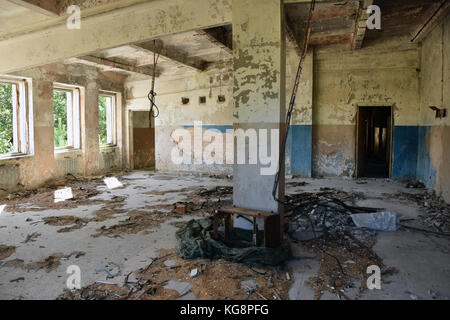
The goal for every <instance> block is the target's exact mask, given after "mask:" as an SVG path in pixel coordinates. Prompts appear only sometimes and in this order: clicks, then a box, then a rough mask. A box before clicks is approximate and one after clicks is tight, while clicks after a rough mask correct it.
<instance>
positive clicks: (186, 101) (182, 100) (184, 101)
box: [181, 97, 189, 104]
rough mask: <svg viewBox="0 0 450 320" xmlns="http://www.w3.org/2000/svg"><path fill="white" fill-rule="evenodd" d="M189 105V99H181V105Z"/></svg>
mask: <svg viewBox="0 0 450 320" xmlns="http://www.w3.org/2000/svg"><path fill="white" fill-rule="evenodd" d="M188 103H189V98H186V97H183V98H181V104H188Z"/></svg>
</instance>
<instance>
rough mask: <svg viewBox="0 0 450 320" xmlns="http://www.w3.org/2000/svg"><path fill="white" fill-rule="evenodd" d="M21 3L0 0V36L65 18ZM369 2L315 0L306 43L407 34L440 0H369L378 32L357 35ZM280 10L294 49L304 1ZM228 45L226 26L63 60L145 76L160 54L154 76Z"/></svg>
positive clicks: (211, 58) (226, 57) (198, 62)
mask: <svg viewBox="0 0 450 320" xmlns="http://www.w3.org/2000/svg"><path fill="white" fill-rule="evenodd" d="M24 1H25V2H29V1H31V2H33V1H38V0H0V38H2V36H3V35H5V34H7V33H11V30H15V31H16V32H19V31H21V30H22V31H23V32H26V28H27V27H30V26H33V25H34V26H35V25H38V24H41V25H43V24H45V23H52V21H55V19H60V20H61V19H65V18H66V17H64V16H62V14H63V13H61V15H60V16H56V17H55V16H53V17H52V16H51V15H48V14H44V13H42V12H40V11H39V10H35V9H33V8H31V9H30V8H29V7H27V6H26V5H25V6H24V5H23V2H24ZM55 1H56V0H55ZM141 1H143V0H70V1H69V0H67V1H57V2H56V3H58V4H59V6H60V10H62V11H64V10H65V8H66V7H67V5H68V4H77V5H79V6H80V7H81V8H82V9H83V10H84V11H83V14H84V15H89V14H95V10H100V9H98V8H100V7H102V8H103V9H102V10H104V9H105V8H106V7H107V6H109V8H116V7H118V6H126V5H130V4H131V3H136V2H141ZM371 2H372V1H367V0H365V1H355V0H348V1H335V2H332V1H323V2H318V3H316V7H315V10H314V14H313V17H312V33H311V39H310V46H312V47H316V48H320V47H326V46H329V45H334V44H344V45H345V44H348V45H349V48H353V49H355V48H360V47H361V46H364V45H367V44H369V43H371V42H377V41H384V40H388V39H389V38H393V37H405V38H408V37H412V36H413V35H414V33H415V32H416V31H417V30H418V29H419V28H420V26H422V25H423V24H424V23H425V22H426V20H427V19H428V18H429V17H430V16H431V15H432V14H433V12H434V11H435V10H436V8H437V7H438V6H439V4H440V3H441V2H442V0H374V1H373V4H376V5H378V6H380V8H381V30H366V29H365V28H363V31H362V34H358V30H357V29H358V28H357V26H358V19H360V20H361V16H362V15H361V12H362V11H365V8H364V4H367V3H369V4H370V3H371ZM18 3H19V4H18ZM20 3H22V4H20ZM285 11H286V15H287V26H288V28H289V29H290V31H291V32H290V33H289V37H288V39H289V40H290V41H291V42H292V43H294V44H296V45H297V48H298V47H299V46H300V44H301V43H302V40H303V37H304V32H305V29H306V20H307V15H308V11H309V3H308V2H302V3H289V4H286V10H285ZM363 18H364V16H363ZM364 21H365V20H364ZM24 22H26V23H24ZM359 31H361V29H360V30H359ZM360 33H361V32H360ZM355 38H358V39H359V41H358V44H357V45H355V43H354V39H355ZM231 47H232V30H231V25H228V26H222V27H216V28H212V29H208V30H197V31H189V32H183V33H180V34H174V35H170V36H164V37H161V38H159V39H157V42H156V43H154V42H153V41H147V42H144V43H137V44H130V45H125V46H120V47H117V48H112V49H108V50H102V51H100V52H96V53H94V54H91V55H90V56H84V57H78V58H74V59H69V60H67V61H66V62H67V63H74V62H76V63H84V64H89V65H94V66H96V67H98V68H100V69H103V70H105V71H114V72H120V73H125V74H128V75H129V74H133V75H140V76H144V77H149V76H151V74H153V52H160V53H161V55H160V58H159V61H158V67H157V72H156V75H157V76H159V75H163V76H177V75H182V74H184V75H185V74H186V73H195V72H196V71H198V70H207V69H209V68H211V67H213V66H217V65H218V64H229V63H231V58H232V54H231V53H232V49H231Z"/></svg>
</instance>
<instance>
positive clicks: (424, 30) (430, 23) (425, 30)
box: [411, 0, 450, 43]
mask: <svg viewBox="0 0 450 320" xmlns="http://www.w3.org/2000/svg"><path fill="white" fill-rule="evenodd" d="M449 15H450V1H449V0H442V1H441V2H440V3H437V4H436V5H435V6H433V8H432V12H431V14H430V16H429V17H428V18H427V20H426V21H425V22H424V24H423V25H421V26H420V28H419V29H417V31H416V32H414V36H413V38H412V39H411V42H413V43H417V42H421V41H422V40H423V39H425V38H426V36H427V35H428V34H429V33H430V32H431V31H433V29H434V28H435V27H436V26H437V25H439V24H440V23H441V22H442V21H444V19H445V18H446V17H447V16H449Z"/></svg>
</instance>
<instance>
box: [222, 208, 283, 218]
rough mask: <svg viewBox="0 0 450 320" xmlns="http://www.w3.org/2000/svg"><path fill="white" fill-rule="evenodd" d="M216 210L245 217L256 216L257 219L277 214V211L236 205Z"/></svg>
mask: <svg viewBox="0 0 450 320" xmlns="http://www.w3.org/2000/svg"><path fill="white" fill-rule="evenodd" d="M217 212H219V213H220V212H222V213H229V214H234V215H241V216H247V217H254V218H258V219H267V218H270V217H272V216H278V214H277V213H273V212H267V211H259V210H250V209H244V208H238V207H225V208H220V209H219V210H217Z"/></svg>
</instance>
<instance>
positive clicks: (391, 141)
mask: <svg viewBox="0 0 450 320" xmlns="http://www.w3.org/2000/svg"><path fill="white" fill-rule="evenodd" d="M367 107H373V108H376V107H386V108H391V123H390V125H391V130H389V167H388V169H389V175H388V178H391V174H392V162H393V156H392V153H393V152H392V151H393V145H394V140H393V137H394V105H393V104H391V105H389V104H385V103H380V104H373V103H371V104H366V103H360V104H357V105H356V117H355V119H356V124H355V177H356V178H360V176H359V174H358V171H359V170H358V169H359V165H358V164H359V155H358V150H359V139H358V136H359V115H360V112H359V110H360V108H367Z"/></svg>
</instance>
